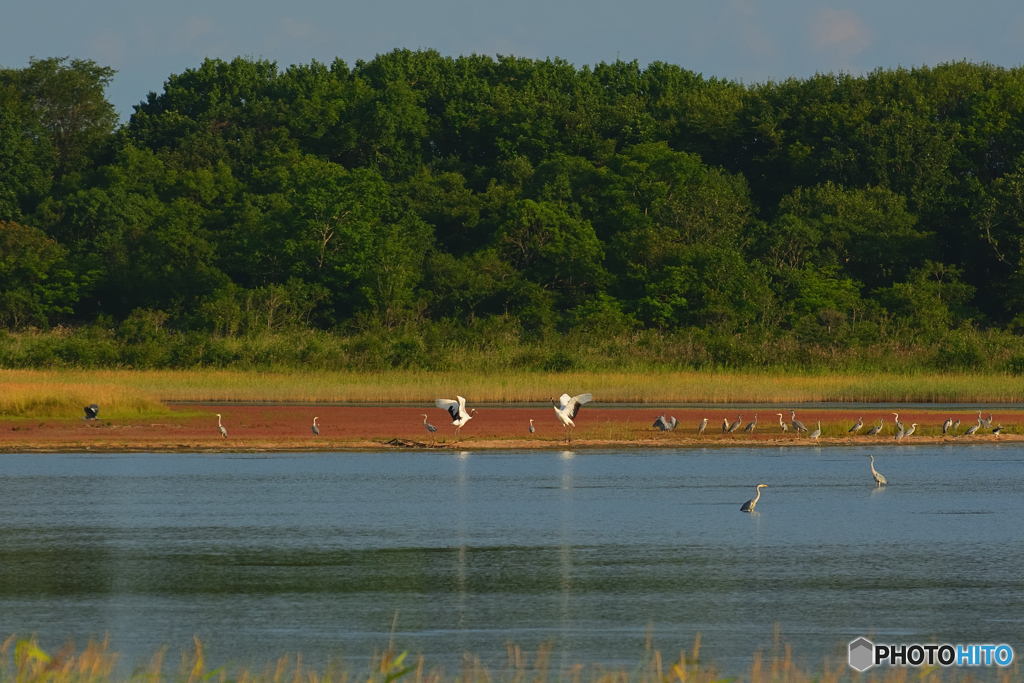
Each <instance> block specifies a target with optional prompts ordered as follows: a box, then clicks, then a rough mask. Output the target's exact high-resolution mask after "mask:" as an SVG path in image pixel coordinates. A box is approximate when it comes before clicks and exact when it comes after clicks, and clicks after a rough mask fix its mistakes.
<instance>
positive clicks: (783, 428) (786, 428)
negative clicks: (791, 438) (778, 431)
mask: <svg viewBox="0 0 1024 683" xmlns="http://www.w3.org/2000/svg"><path fill="white" fill-rule="evenodd" d="M775 414H776V415H778V416H779V426H780V427H782V433H783V434H785V433H786V432H788V431H789V425H787V424H786V423H785V422H783V421H782V413H775Z"/></svg>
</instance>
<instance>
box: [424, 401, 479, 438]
mask: <svg viewBox="0 0 1024 683" xmlns="http://www.w3.org/2000/svg"><path fill="white" fill-rule="evenodd" d="M455 398H456V399H458V400H456V401H453V400H451V399H450V398H439V399H436V400H435V401H434V405H436V406H437V407H438V408H443V409H445V410H447V411H448V414H449V415H451V416H452V424H453V425H455V436H458V435H459V430H460V429H462V425H464V424H466V423H467V422H469V421H470V420H472V419H473V416H474V415H476V408H473V410H471V411H470V412H468V413H467V412H466V399H464V398H462V397H461V396H456V397H455Z"/></svg>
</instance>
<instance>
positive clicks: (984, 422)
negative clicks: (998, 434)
mask: <svg viewBox="0 0 1024 683" xmlns="http://www.w3.org/2000/svg"><path fill="white" fill-rule="evenodd" d="M978 421H979V422H981V426H982V427H984V428H985V429H992V413H989V414H988V417H987V418H983V417H982V416H981V411H980V410H979V411H978Z"/></svg>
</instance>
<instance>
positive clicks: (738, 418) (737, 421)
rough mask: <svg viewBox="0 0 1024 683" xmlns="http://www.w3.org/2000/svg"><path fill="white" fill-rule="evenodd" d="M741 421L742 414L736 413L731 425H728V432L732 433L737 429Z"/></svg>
mask: <svg viewBox="0 0 1024 683" xmlns="http://www.w3.org/2000/svg"><path fill="white" fill-rule="evenodd" d="M742 422H743V416H742V415H737V416H736V421H735V422H733V423H732V424H731V425H729V433H730V434H732V433H733V432H735V431H736V430H737V429H739V428H740V424H741V423H742Z"/></svg>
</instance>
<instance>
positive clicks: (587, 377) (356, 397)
mask: <svg viewBox="0 0 1024 683" xmlns="http://www.w3.org/2000/svg"><path fill="white" fill-rule="evenodd" d="M0 383H2V384H3V385H4V386H5V387H6V386H12V385H17V386H18V387H19V388H18V391H19V392H28V394H25V395H24V397H23V398H21V399H19V401H20V402H21V403H23V404H25V405H28V404H29V402H30V399H29V396H30V395H31V394H32V393H33V392H37V393H40V394H41V395H44V394H45V395H48V396H51V397H54V398H51V399H47V400H57V399H60V400H64V399H63V398H61V397H63V396H64V395H66V394H68V393H69V392H71V391H74V396H75V398H74V401H72V402H80V400H81V398H85V397H86V396H87V395H88V396H92V397H95V396H103V398H102V399H101V400H97V399H96V398H90V399H89V401H87V402H93V403H100V402H101V401H103V402H107V403H109V404H110V405H113V402H116V403H118V405H121V404H123V405H124V406H125V409H126V410H150V409H152V405H153V402H155V401H181V402H234V401H239V402H296V403H304V402H309V403H318V402H324V403H391V404H397V403H407V402H425V401H427V402H429V401H432V400H433V399H434V398H435V397H438V396H455V395H456V394H458V395H462V396H466V397H467V398H469V399H470V400H471V401H474V402H507V403H517V402H530V401H544V400H547V399H548V398H549V397H551V396H552V395H555V396H557V395H559V394H561V393H562V392H563V391H569V392H571V393H574V392H576V391H590V392H592V393H593V394H594V396H595V397H596V398H597V399H598V400H600V401H601V402H605V403H609V402H611V403H614V402H622V403H662V404H673V403H676V404H678V403H705V404H714V403H788V404H798V403H805V402H823V401H835V402H880V403H1010V402H1019V401H1022V400H1024V377H1019V376H1014V375H1011V374H999V373H992V374H987V375H979V374H972V373H946V374H909V375H892V374H881V373H878V374H827V375H806V374H785V373H780V374H775V373H766V372H765V373H751V372H730V373H725V372H661V373H622V372H607V373H599V372H564V373H538V372H526V371H521V372H518V371H510V372H501V373H498V372H496V373H493V374H481V373H473V372H423V371H413V370H395V371H387V372H346V371H336V372H299V371H287V372H256V371H232V370H148V371H147V370H92V371H84V370H61V371H47V370H0ZM85 390H87V391H86V393H81V391H85ZM100 390H105V391H107V392H108V393H107V394H97V393H96V392H97V391H100ZM80 397H81V398H80ZM107 397H109V399H108V398H107ZM111 399H112V400H113V402H112V401H111ZM68 400H71V399H68ZM3 405H4V404H0V410H2V409H3V408H2V406H3ZM83 405H84V403H83ZM130 406H136V407H135V408H131V407H130Z"/></svg>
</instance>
